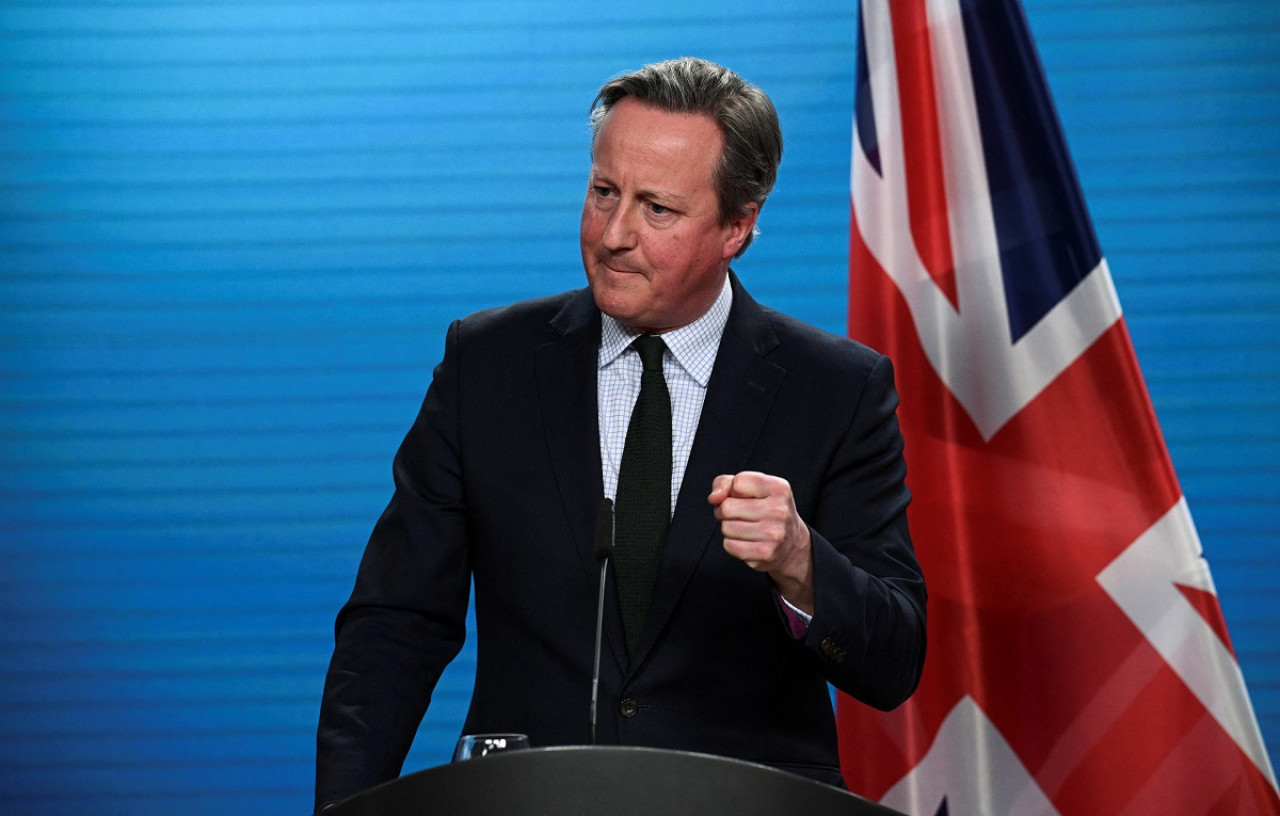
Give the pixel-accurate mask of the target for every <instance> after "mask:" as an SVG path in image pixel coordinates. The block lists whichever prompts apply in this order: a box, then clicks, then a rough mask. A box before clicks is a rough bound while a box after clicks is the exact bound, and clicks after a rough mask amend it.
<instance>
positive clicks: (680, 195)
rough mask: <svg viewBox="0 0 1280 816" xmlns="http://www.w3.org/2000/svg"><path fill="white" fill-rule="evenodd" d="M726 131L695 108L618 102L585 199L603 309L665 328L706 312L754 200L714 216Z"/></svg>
mask: <svg viewBox="0 0 1280 816" xmlns="http://www.w3.org/2000/svg"><path fill="white" fill-rule="evenodd" d="M723 141H724V140H723V137H722V136H721V135H720V130H719V128H718V127H716V124H715V122H714V121H713V120H712V119H711V117H709V116H704V115H701V114H682V113H667V112H665V111H661V110H658V109H656V108H652V107H649V106H647V105H645V104H644V103H642V102H638V101H636V100H635V99H632V98H631V97H623V98H622V99H621V100H619V101H618V102H617V103H616V104H615V105H614V106H613V108H612V109H611V110H610V111H609V113H608V114H607V115H606V116H605V117H604V121H603V122H601V124H600V129H599V130H598V131H597V133H596V141H595V148H594V151H593V154H594V155H593V157H592V164H591V175H590V178H589V179H588V182H587V184H588V186H587V198H586V201H585V202H584V203H583V205H582V229H581V234H580V239H581V244H582V265H583V267H585V269H586V271H587V280H588V282H589V283H590V284H591V292H592V294H593V295H594V296H595V301H596V306H598V307H599V309H600V311H602V312H604V313H605V314H607V315H609V316H610V317H613V318H616V319H617V320H619V321H621V322H623V323H625V324H627V325H628V326H631V327H632V328H636V329H641V330H644V331H649V332H661V331H666V330H669V329H675V328H679V327H681V326H686V325H688V324H689V323H692V322H693V321H694V320H697V319H698V318H699V317H701V316H702V314H703V313H704V312H706V310H707V309H708V308H710V307H711V304H712V303H713V302H714V301H715V299H716V295H718V294H719V293H720V288H721V286H723V284H724V277H725V274H726V273H727V272H728V269H729V261H730V260H731V259H732V258H733V256H734V255H735V254H736V253H737V251H738V250H739V249H740V248H741V247H742V243H743V241H745V240H746V238H747V236H748V235H749V234H750V233H751V229H752V227H754V225H755V220H756V212H757V211H756V208H755V207H754V205H753V206H752V209H751V211H750V212H749V213H748V214H747V215H743V216H740V217H737V218H735V219H734V220H732V221H731V222H730V223H728V224H725V225H721V224H720V208H719V200H718V198H717V196H716V191H715V188H714V187H713V186H712V181H711V173H712V169H713V168H714V167H715V165H716V163H717V162H718V161H719V159H720V152H721V148H722V147H723Z"/></svg>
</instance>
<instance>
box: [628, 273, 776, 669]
mask: <svg viewBox="0 0 1280 816" xmlns="http://www.w3.org/2000/svg"><path fill="white" fill-rule="evenodd" d="M730 274H731V275H732V273H730ZM731 279H732V281H733V307H732V309H731V311H730V313H729V321H728V323H727V324H726V326H725V331H724V337H723V338H722V339H721V341H720V350H719V352H718V353H717V354H716V363H715V367H714V368H713V369H712V372H711V379H710V381H709V382H708V385H707V396H706V401H705V402H704V403H703V406H702V416H701V417H700V418H699V421H698V432H697V434H696V436H695V437H694V442H693V450H692V451H691V452H690V455H689V463H688V465H687V466H686V467H685V473H684V480H683V482H682V483H681V486H680V496H679V498H678V500H677V502H676V511H675V514H674V515H673V516H672V519H671V531H670V534H669V535H668V537H667V546H666V549H665V550H664V552H663V557H662V567H661V571H660V572H659V575H658V584H657V587H656V589H655V591H654V598H653V602H652V604H651V605H650V607H649V618H648V621H647V623H646V624H645V631H644V633H643V635H642V636H641V640H640V643H639V645H638V647H637V651H636V654H635V655H634V657H633V660H632V668H633V670H634V669H635V668H636V667H638V666H639V665H640V663H641V662H642V661H643V660H644V657H645V655H646V654H647V653H648V651H649V650H650V649H651V648H652V646H653V644H654V642H655V641H656V640H657V639H658V637H659V635H660V633H661V632H662V630H663V629H664V628H665V627H666V625H667V623H668V621H669V618H670V617H671V614H672V612H673V611H674V609H675V607H676V604H677V603H678V602H679V600H680V596H681V594H683V592H684V590H685V587H686V586H687V585H688V583H689V580H690V578H692V577H693V573H694V570H696V569H697V566H698V562H699V561H701V559H702V557H703V555H704V554H705V552H706V550H707V547H708V546H709V545H710V544H711V542H712V541H713V540H716V541H718V540H719V524H718V523H717V522H716V520H715V516H714V515H712V509H711V505H709V504H708V503H707V494H709V493H710V492H711V481H712V480H713V479H714V478H715V477H716V476H719V475H720V474H724V473H737V472H738V471H740V470H742V469H743V466H744V465H745V464H746V462H747V460H748V457H749V456H750V454H751V451H752V450H754V449H755V447H756V440H757V439H758V438H759V436H760V433H761V431H762V429H763V428H764V423H765V419H766V417H767V416H768V414H769V409H770V407H771V406H772V405H773V400H774V396H775V395H776V393H777V390H778V386H779V385H780V384H781V383H782V378H783V376H784V374H785V373H786V372H785V370H784V369H782V368H781V367H779V366H777V365H774V364H773V363H771V362H768V361H766V360H765V355H766V354H767V353H768V352H769V351H770V350H772V349H773V348H774V347H775V346H777V345H778V340H777V337H776V336H775V335H774V333H773V329H772V326H771V325H770V324H769V321H768V319H767V318H766V317H765V315H764V312H763V310H762V309H761V308H760V306H759V304H757V303H756V302H755V301H754V300H752V299H751V296H750V295H748V294H747V293H746V291H745V290H744V289H743V288H742V286H741V285H740V284H739V283H738V280H737V277H736V276H733V277H732V278H731Z"/></svg>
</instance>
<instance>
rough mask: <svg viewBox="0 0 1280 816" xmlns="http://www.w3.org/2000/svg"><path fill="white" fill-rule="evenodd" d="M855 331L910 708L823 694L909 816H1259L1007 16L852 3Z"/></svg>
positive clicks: (855, 771)
mask: <svg viewBox="0 0 1280 816" xmlns="http://www.w3.org/2000/svg"><path fill="white" fill-rule="evenodd" d="M860 13H861V19H860V25H859V36H858V72H857V73H858V83H857V85H858V87H857V98H856V105H855V117H854V119H855V124H854V128H853V130H854V140H853V141H854V146H853V165H852V168H853V169H852V214H853V217H852V229H851V231H850V236H851V237H850V265H851V270H850V306H849V309H850V313H849V325H850V332H851V334H852V335H853V336H854V337H856V338H857V339H859V340H862V341H863V342H866V343H868V344H870V345H872V346H874V347H877V348H879V349H881V350H883V351H885V352H887V353H889V354H890V355H891V356H892V357H893V358H894V360H895V363H896V365H897V369H898V387H899V392H900V394H901V396H902V406H901V408H900V409H899V418H900V421H901V423H902V427H903V434H904V436H905V437H906V443H907V462H908V472H909V476H908V479H909V482H910V485H911V487H912V490H913V492H914V494H915V501H914V503H913V505H912V507H911V511H910V512H911V527H912V533H913V537H914V539H915V541H916V546H917V551H918V553H919V556H920V560H921V562H922V565H923V567H924V571H925V577H926V580H927V582H928V586H929V654H928V658H927V661H926V666H925V672H924V678H923V681H922V684H921V688H920V690H919V691H918V692H917V693H916V695H915V696H914V697H913V698H912V700H911V701H910V702H908V703H907V704H906V705H905V706H903V707H901V708H899V709H898V710H896V711H894V712H891V713H888V714H883V713H880V712H875V711H872V710H870V709H868V708H866V707H865V706H862V705H860V704H858V703H856V702H854V701H852V700H851V699H849V698H844V697H842V698H841V699H840V700H839V717H840V727H841V755H842V762H843V765H844V772H845V776H846V778H847V780H848V782H849V784H850V787H852V788H853V790H855V791H857V792H859V793H861V794H863V795H864V796H868V797H870V798H873V799H878V800H880V801H881V802H883V803H884V804H886V805H889V806H890V807H894V808H896V809H898V810H902V811H904V812H906V813H910V814H915V816H924V815H925V814H928V816H935V814H949V816H969V815H970V814H972V815H973V816H978V814H981V816H1001V815H1002V814H1009V815H1010V816H1013V815H1014V814H1017V815H1018V816H1021V815H1022V814H1061V816H1076V815H1077V814H1079V815H1081V816H1083V815H1084V814H1088V816H1098V815H1099V814H1157V813H1158V814H1197V815H1199V814H1227V813H1230V814H1277V813H1280V798H1278V797H1277V790H1276V781H1275V775H1274V773H1273V771H1272V768H1271V765H1270V761H1269V759H1268V757H1267V753H1266V749H1265V746H1264V744H1263V742H1262V739H1261V736H1260V734H1259V731H1258V727H1257V723H1256V720H1255V718H1254V715H1253V710H1252V707H1251V705H1250V702H1249V697H1248V693H1247V691H1246V689H1245V684H1244V679H1243V676H1242V675H1241V672H1240V669H1239V665H1238V664H1237V662H1236V659H1235V655H1234V653H1233V652H1232V649H1231V644H1230V640H1229V638H1228V636H1227V631H1226V627H1225V625H1224V624H1223V619H1222V615H1221V611H1220V608H1219V605H1218V599H1217V595H1216V593H1215V590H1214V586H1213V580H1212V578H1211V577H1210V574H1209V568H1208V565H1207V563H1206V562H1205V560H1204V558H1203V556H1202V552H1201V547H1200V542H1199V538H1198V537H1197V534H1196V530H1195V526H1194V524H1193V522H1192V519H1191V514H1190V512H1189V510H1188V508H1187V504H1186V501H1185V500H1184V498H1183V496H1182V491H1181V488H1180V487H1179V485H1178V481H1177V478H1176V476H1175V474H1174V472H1173V468H1172V465H1171V463H1170V460H1169V457H1168V453H1167V451H1166V449H1165V446H1164V441H1163V439H1162V437H1161V435H1160V431H1159V428H1158V426H1157V423H1156V419H1155V415H1154V413H1153V411H1152V407H1151V403H1150V400H1149V398H1148V396H1147V392H1146V387H1145V385H1144V384H1143V381H1142V376H1141V372H1140V370H1139V368H1138V364H1137V360H1136V359H1135V357H1134V354H1133V348H1132V345H1131V344H1130V341H1129V336H1128V333H1127V330H1126V328H1125V323H1124V320H1123V319H1122V317H1121V310H1120V303H1119V300H1118V299H1117V297H1116V293H1115V289H1114V287H1113V285H1112V281H1111V276H1110V273H1109V271H1108V269H1107V263H1106V260H1105V259H1104V257H1103V255H1102V251H1101V249H1100V248H1099V245H1098V241H1097V238H1096V236H1095V234H1094V232H1093V228H1092V225H1091V224H1090V221H1089V216H1088V213H1087V210H1086V208H1085V204H1084V201H1083V198H1082V196H1081V193H1080V190H1079V185H1078V183H1077V181H1076V178H1075V171H1074V169H1073V167H1072V164H1071V160H1070V157H1069V155H1068V152H1067V148H1066V145H1065V142H1064V140H1063V137H1062V134H1061V130H1060V127H1059V124H1058V121H1057V115H1056V113H1055V111H1054V109H1053V105H1052V101H1051V99H1050V96H1049V93H1048V89H1047V86H1046V84H1045V80H1044V76H1043V72H1042V70H1041V68H1040V64H1039V59H1038V57H1037V55H1036V52H1035V47H1034V44H1033V41H1032V39H1031V36H1030V33H1029V30H1028V27H1027V23H1026V19H1025V17H1024V15H1023V12H1022V9H1021V7H1020V6H1019V4H1018V2H1017V0H892V1H891V2H890V0H865V2H863V3H862V5H861V9H860Z"/></svg>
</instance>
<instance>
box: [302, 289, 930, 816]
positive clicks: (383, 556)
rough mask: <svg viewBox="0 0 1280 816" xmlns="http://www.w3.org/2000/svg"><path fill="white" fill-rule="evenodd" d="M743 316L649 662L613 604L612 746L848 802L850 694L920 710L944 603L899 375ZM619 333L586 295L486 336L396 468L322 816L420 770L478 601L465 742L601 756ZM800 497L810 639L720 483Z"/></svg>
mask: <svg viewBox="0 0 1280 816" xmlns="http://www.w3.org/2000/svg"><path fill="white" fill-rule="evenodd" d="M733 286H734V301H733V307H732V310H731V312H730V317H729V321H728V324H727V326H726V329H725V333H724V338H723V340H722V342H721V346H720V350H719V354H718V356H717V359H716V363H715V368H714V370H713V373H712V375H711V380H710V383H709V386H708V390H707V396H706V402H705V405H704V407H703V411H702V417H701V422H700V424H699V426H698V432H697V436H696V438H695V441H694V445H693V451H692V454H691V456H690V459H689V463H688V467H687V469H686V471H685V476H684V482H683V486H682V489H681V492H680V496H679V499H678V501H677V505H676V508H675V512H674V515H673V517H672V520H671V528H670V535H669V539H668V542H667V545H666V549H665V551H664V554H663V561H662V566H661V572H660V576H659V578H658V583H657V588H656V590H655V596H654V599H653V601H652V606H651V609H650V614H649V619H648V623H647V625H646V627H645V629H644V632H643V634H642V637H641V639H640V643H639V645H638V647H637V651H636V653H635V654H634V655H632V656H630V657H628V655H627V651H626V645H625V644H626V641H625V638H624V637H623V632H622V621H621V616H620V613H619V611H618V606H617V601H616V595H615V594H613V591H612V589H610V590H609V593H610V596H611V597H610V598H609V602H608V604H607V610H608V611H607V612H606V618H605V645H604V657H603V660H602V664H603V665H602V669H601V672H602V676H601V680H600V713H599V724H598V741H599V742H600V743H602V744H623V745H641V746H653V747H663V748H671V749H680V750H690V751H699V752H704V753H712V754H719V755H724V756H730V757H737V758H741V759H746V760H750V761H754V762H761V763H765V764H769V765H773V766H775V767H780V768H784V769H789V770H793V771H796V772H798V773H802V774H805V775H807V776H810V777H813V778H817V779H822V780H825V781H828V782H832V783H839V781H840V772H839V761H838V758H837V753H836V735H835V724H834V717H833V713H832V708H831V702H830V695H829V690H828V687H827V682H828V681H830V682H831V683H833V684H835V685H836V686H837V687H838V688H840V689H842V690H843V691H845V692H847V693H849V694H851V695H853V696H854V697H856V698H858V699H860V700H862V701H864V702H866V703H869V704H871V705H873V706H877V707H880V708H885V709H887V708H891V707H893V706H896V705H898V704H899V703H901V702H902V701H903V700H905V699H906V698H907V697H908V696H909V695H910V694H911V692H912V691H913V690H914V689H915V687H916V684H917V682H918V679H919V675H920V671H921V668H922V664H923V660H924V651H925V590H924V581H923V578H922V576H921V573H920V569H919V565H918V564H917V562H916V559H915V555H914V553H913V550H912V547H911V542H910V537H909V535H908V531H907V522H906V515H905V511H906V508H907V504H908V502H909V500H910V496H909V493H908V491H907V488H906V485H905V483H904V477H905V465H904V462H903V458H902V438H901V435H900V433H899V430H898V424H897V419H896V417H895V413H894V411H895V408H896V405H897V394H896V392H895V390H894V386H893V372H892V367H891V365H890V363H889V360H888V358H886V357H884V356H882V355H879V354H877V353H875V352H873V351H871V350H870V349H868V348H866V347H864V346H861V345H859V344H857V343H854V342H853V341H850V340H848V339H845V338H841V337H837V336H835V335H831V334H828V333H825V332H821V331H818V330H816V329H814V328H812V327H810V326H808V325H806V324H803V323H801V322H799V321H796V320H794V319H792V318H789V317H786V316H785V315H782V314H779V313H777V312H774V311H772V310H769V309H766V308H763V307H761V306H760V305H758V304H757V303H756V302H755V301H754V300H752V299H751V298H750V296H749V295H748V294H747V293H746V291H745V290H744V289H743V288H742V287H741V285H740V284H739V283H738V281H737V280H736V278H734V279H733ZM599 341H600V314H599V312H598V311H597V310H596V308H595V305H594V302H593V300H592V297H591V294H590V292H589V291H588V290H580V291H577V292H569V293H565V294H562V295H558V296H555V297H550V298H545V299H541V300H535V301H530V302H525V303H519V304H515V305H512V306H508V307H504V308H500V309H494V310H490V311H486V312H481V313H478V314H475V315H472V316H470V317H468V318H466V319H464V320H460V321H458V322H455V323H454V324H453V325H452V326H451V327H450V329H449V332H448V337H447V340H446V347H445V353H444V358H443V361H442V362H441V363H440V365H439V366H438V367H437V368H436V370H435V375H434V378H433V381H432V384H431V387H430V389H429V390H428V392H427V396H426V399H425V400H424V402H423V405H422V410H421V412H420V413H419V415H418V418H417V420H416V422H415V424H414V425H413V427H412V429H411V430H410V431H409V433H408V435H407V437H406V438H405V440H404V443H403V445H402V446H401V448H400V450H399V452H398V454H397V456H396V459H395V465H394V475H395V484H396V488H395V494H394V496H393V498H392V499H391V502H390V504H389V506H388V507H387V509H386V511H385V513H384V514H383V515H382V517H381V518H380V520H379V521H378V523H377V525H376V527H375V529H374V531H373V534H372V536H371V538H370V541H369V543H368V546H367V549H366V551H365V554H364V558H363V560H362V562H361V564H360V569H359V573H358V576H357V579H356V585H355V589H354V591H353V592H352V595H351V598H350V600H349V601H348V603H347V604H346V605H345V606H344V607H343V609H342V611H341V612H340V613H339V615H338V620H337V626H336V631H337V645H336V648H335V651H334V655H333V660H332V663H331V665H330V668H329V674H328V677H327V679H326V683H325V691H324V698H323V702H322V705H321V715H320V726H319V733H318V752H317V790H316V796H317V803H318V804H323V803H327V802H332V801H336V800H338V799H341V798H344V797H346V796H348V795H351V794H353V793H355V792H357V791H359V790H362V789H364V788H367V787H370V786H372V785H374V784H377V783H379V782H383V781H386V780H388V779H392V778H394V777H395V776H397V775H398V774H399V772H400V769H401V765H402V763H403V761H404V757H405V754H406V753H407V751H408V748H409V745H410V743H411V741H412V739H413V736H414V733H415V730H416V728H417V725H418V723H419V721H420V719H421V717H422V715H423V713H424V711H425V710H426V707H427V704H428V702H429V700H430V697H431V692H432V689H433V687H434V685H435V683H436V680H437V679H438V678H439V676H440V673H441V672H442V671H443V669H444V667H445V665H446V664H447V663H448V662H449V661H450V660H451V659H452V658H453V657H454V655H456V654H457V652H458V650H459V648H460V647H461V646H462V642H463V638H464V634H465V618H466V610H467V604H468V596H469V590H470V586H471V582H472V579H473V578H474V586H475V612H476V621H477V631H476V632H475V633H474V634H475V636H476V653H477V664H476V680H475V691H474V696H473V698H472V701H471V708H470V712H469V714H468V716H467V721H466V725H465V729H466V731H467V732H469V733H482V732H520V733H526V734H528V735H529V739H530V742H531V743H532V744H533V745H534V746H536V747H541V746H551V745H565V744H579V745H581V744H585V743H587V742H588V739H589V725H588V720H589V717H588V714H589V704H590V693H591V675H592V659H593V654H594V639H595V617H596V614H595V610H596V595H597V587H598V582H599V567H598V564H597V562H596V559H595V555H594V528H595V522H596V516H597V512H598V509H599V507H600V503H601V498H602V496H603V487H602V476H601V466H600V455H599V431H598V421H597V410H596V355H597V350H598V346H599ZM742 470H758V471H762V472H765V473H769V474H772V475H775V476H781V477H783V478H785V479H787V480H788V481H789V482H790V483H791V487H792V490H793V492H794V495H795V501H796V506H797V508H798V510H799V512H800V515H801V517H802V518H803V519H804V520H805V521H806V522H807V523H808V524H809V526H810V528H811V531H812V540H813V561H814V576H815V581H816V610H815V614H814V617H813V622H812V625H811V627H810V629H809V631H808V634H807V636H806V637H805V638H803V639H802V640H796V639H793V638H792V637H791V635H790V634H789V633H788V631H787V629H786V628H785V627H784V625H783V624H782V621H781V620H780V614H779V610H778V606H777V602H776V600H775V598H774V595H773V592H772V585H771V583H770V580H769V578H768V577H767V576H766V575H764V574H761V573H757V572H754V571H752V570H751V569H749V568H748V567H747V566H746V565H744V564H743V563H741V562H739V561H737V560H736V559H734V558H733V557H731V556H729V555H728V554H726V553H725V552H724V550H723V548H722V546H721V536H720V533H719V526H718V523H717V522H716V520H715V518H714V516H713V514H712V508H711V506H710V505H709V504H708V503H707V494H708V493H709V492H710V490H711V482H712V479H713V478H714V477H715V476H717V475H719V474H732V473H737V472H739V471H742Z"/></svg>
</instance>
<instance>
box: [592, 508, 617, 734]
mask: <svg viewBox="0 0 1280 816" xmlns="http://www.w3.org/2000/svg"><path fill="white" fill-rule="evenodd" d="M612 557H613V499H610V498H609V497H607V496H606V497H605V500H604V501H603V502H601V503H600V513H599V515H597V516H596V560H597V561H599V562H600V595H599V601H598V602H597V604H596V661H595V667H594V668H593V669H592V670H591V744H592V745H595V744H596V701H597V699H598V698H599V696H600V645H601V643H602V642H603V641H604V587H605V574H606V573H607V572H608V570H609V559H610V558H612Z"/></svg>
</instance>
